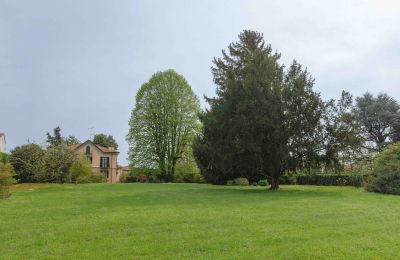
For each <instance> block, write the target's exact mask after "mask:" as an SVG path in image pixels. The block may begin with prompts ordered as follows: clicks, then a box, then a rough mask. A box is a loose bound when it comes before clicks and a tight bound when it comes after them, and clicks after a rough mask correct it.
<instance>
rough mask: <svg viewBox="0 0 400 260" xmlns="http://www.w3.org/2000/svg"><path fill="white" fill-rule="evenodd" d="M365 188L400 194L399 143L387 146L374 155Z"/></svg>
mask: <svg viewBox="0 0 400 260" xmlns="http://www.w3.org/2000/svg"><path fill="white" fill-rule="evenodd" d="M366 190H367V191H372V192H380V193H387V194H397V195H398V194H400V143H396V144H393V145H391V146H389V147H388V148H387V149H385V150H383V151H382V152H380V153H379V154H378V155H377V156H376V157H375V159H374V161H373V163H372V174H371V176H369V178H368V182H367V185H366Z"/></svg>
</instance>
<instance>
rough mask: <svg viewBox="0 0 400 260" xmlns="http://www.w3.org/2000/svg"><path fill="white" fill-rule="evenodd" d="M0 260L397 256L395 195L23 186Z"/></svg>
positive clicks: (7, 222) (6, 210)
mask: <svg viewBox="0 0 400 260" xmlns="http://www.w3.org/2000/svg"><path fill="white" fill-rule="evenodd" d="M12 193H13V195H12V197H10V198H9V199H8V200H5V201H0V212H1V214H0V223H1V225H0V241H2V242H1V243H0V252H1V258H4V259H49V258H60V259H176V258H179V259H205V258H206V259H398V258H400V252H399V250H398V244H399V243H400V234H399V232H398V230H399V229H400V223H399V219H398V212H400V204H399V198H398V197H397V196H387V195H386V196H385V195H382V194H376V193H369V192H365V191H363V190H362V189H355V188H351V187H318V186H281V189H280V190H279V191H278V192H269V191H268V190H266V189H265V187H254V186H246V187H241V186H212V185H206V184H201V185H199V184H119V185H107V184H88V185H72V184H64V185H57V184H40V186H35V185H26V184H23V185H17V186H16V187H15V188H13V190H12Z"/></svg>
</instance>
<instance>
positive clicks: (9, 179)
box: [0, 162, 16, 199]
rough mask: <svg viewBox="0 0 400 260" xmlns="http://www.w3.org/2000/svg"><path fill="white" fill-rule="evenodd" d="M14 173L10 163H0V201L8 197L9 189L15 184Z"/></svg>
mask: <svg viewBox="0 0 400 260" xmlns="http://www.w3.org/2000/svg"><path fill="white" fill-rule="evenodd" d="M14 176H15V172H14V169H13V167H12V165H11V164H10V163H3V162H0V199H5V198H8V197H9V196H10V192H9V188H10V186H11V185H12V184H14V183H16V180H15V179H14Z"/></svg>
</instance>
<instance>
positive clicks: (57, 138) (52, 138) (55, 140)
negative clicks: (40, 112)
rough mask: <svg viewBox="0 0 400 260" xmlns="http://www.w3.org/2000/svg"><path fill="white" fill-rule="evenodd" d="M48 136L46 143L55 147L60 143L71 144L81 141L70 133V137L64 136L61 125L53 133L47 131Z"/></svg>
mask: <svg viewBox="0 0 400 260" xmlns="http://www.w3.org/2000/svg"><path fill="white" fill-rule="evenodd" d="M46 136H47V140H46V143H47V145H48V146H49V147H55V146H59V145H67V146H69V145H73V144H79V143H80V141H79V140H78V139H77V138H76V137H75V136H73V135H70V136H68V137H63V136H62V134H61V128H60V127H59V126H57V127H56V128H54V129H53V135H51V134H50V133H49V132H47V133H46Z"/></svg>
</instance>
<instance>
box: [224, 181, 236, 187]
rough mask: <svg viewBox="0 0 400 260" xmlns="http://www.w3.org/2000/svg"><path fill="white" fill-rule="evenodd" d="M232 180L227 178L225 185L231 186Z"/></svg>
mask: <svg viewBox="0 0 400 260" xmlns="http://www.w3.org/2000/svg"><path fill="white" fill-rule="evenodd" d="M233 183H234V182H233V180H228V181H227V182H226V185H228V186H232V185H233Z"/></svg>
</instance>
